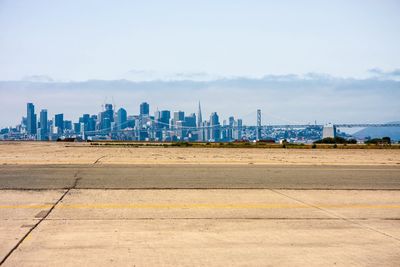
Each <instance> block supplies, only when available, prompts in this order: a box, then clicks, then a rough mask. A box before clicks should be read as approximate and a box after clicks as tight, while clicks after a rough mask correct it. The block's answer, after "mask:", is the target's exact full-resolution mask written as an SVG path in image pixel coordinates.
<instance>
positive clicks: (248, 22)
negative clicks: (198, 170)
mask: <svg viewBox="0 0 400 267" xmlns="http://www.w3.org/2000/svg"><path fill="white" fill-rule="evenodd" d="M399 14H400V1H397V0H395V1H390V0H379V1H378V0H359V1H357V0H343V1H342V0H337V1H327V0H316V1H294V0H292V1H289V0H282V1H259V0H229V1H228V0H218V1H216V0H201V1H200V0H192V1H188V0H180V1H179V0H170V1H162V0H159V1H155V0H146V1H134V0H131V1H123V0H115V1H111V0H109V1H103V0H93V1H91V0H79V1H78V0H68V1H67V0H65V1H61V0H56V1H55V0H47V1H45V0H35V1H31V0H0V81H3V82H4V81H25V82H29V85H28V84H25V88H24V89H23V91H13V88H11V87H7V86H10V84H8V83H3V84H2V85H1V86H0V95H1V96H3V97H2V98H1V99H0V111H2V109H3V111H5V112H8V116H5V117H2V118H0V126H5V125H7V126H8V125H9V124H11V123H12V122H13V121H14V120H16V118H20V117H21V116H22V115H24V113H23V112H24V111H23V112H21V110H23V109H24V108H25V104H24V103H23V102H24V101H29V100H31V101H36V102H39V103H40V105H41V108H46V107H47V106H51V107H53V106H57V105H58V106H59V107H60V108H61V107H63V108H66V109H68V106H67V105H65V103H64V102H63V99H64V98H63V97H61V95H62V96H64V95H66V94H68V91H65V89H62V88H65V86H64V87H61V88H60V86H54V87H57V88H58V89H55V90H52V91H48V89H47V85H46V86H42V87H41V86H40V85H38V84H40V83H41V82H46V83H71V84H72V85H74V82H83V81H88V80H106V81H113V80H120V79H127V80H130V81H135V82H138V83H141V82H145V81H147V82H148V81H154V80H163V81H177V80H179V81H182V80H190V81H193V82H195V81H197V82H204V81H207V82H209V81H214V80H219V79H228V80H229V79H231V80H237V79H243V80H248V79H250V80H251V79H255V80H257V79H258V80H260V79H263V77H265V76H268V77H269V76H274V75H275V76H286V75H297V77H300V78H299V80H302V79H309V77H310V74H318V78H317V79H316V80H318V82H320V81H321V77H322V75H324V76H323V77H325V79H326V80H329V79H332V77H333V79H336V80H337V81H340V79H355V80H368V81H371V84H372V85H375V86H376V85H377V84H376V83H375V81H382V80H393V81H399V80H400V53H399V47H400V34H399V29H400V16H399ZM298 82H299V84H296V83H292V86H293V87H297V85H299V87H302V88H304V90H303V91H300V92H297V96H299V95H301V96H302V98H304V99H307V98H306V96H307V93H308V92H309V91H307V90H308V89H307V88H308V87H307V86H305V84H304V83H302V81H298ZM33 83H38V84H36V85H32V84H33ZM71 84H70V85H71ZM200 84H201V83H200ZM240 84H241V85H242V87H241V88H236V89H235V90H241V94H242V93H243V94H246V92H247V94H248V95H252V94H254V92H253V91H252V89H251V88H252V86H248V84H246V83H243V82H242V83H240ZM366 84H367V83H363V86H365V87H368V90H366V93H367V94H368V95H367V96H369V97H370V98H371V99H372V98H373V96H375V95H379V91H378V90H381V92H382V93H384V95H383V96H384V98H383V99H387V100H384V101H388V103H387V105H385V104H384V103H376V106H373V100H370V101H371V109H370V110H369V111H365V110H364V108H365V107H363V106H362V103H360V101H357V96H360V93H357V94H353V91H351V93H350V91H346V92H348V93H347V94H346V92H344V91H343V90H342V91H340V92H341V93H340V94H339V96H340V97H337V98H338V99H336V98H332V97H331V95H330V94H328V93H327V90H326V83H323V84H321V88H320V91H318V90H317V89H313V90H316V91H313V94H317V96H318V97H319V99H320V101H328V100H332V101H334V102H333V103H332V105H333V107H336V110H337V109H339V108H344V106H343V105H342V102H341V97H343V96H346V97H349V95H351V96H352V97H354V98H353V99H350V100H352V102H353V103H358V104H353V105H350V106H348V108H349V109H350V111H351V113H352V114H358V115H357V116H355V117H354V118H352V120H355V121H362V120H364V121H365V120H366V119H365V118H366V117H371V116H372V115H373V114H372V112H373V111H374V110H377V109H379V110H381V111H382V114H385V115H384V116H383V115H382V116H375V117H373V118H374V119H375V120H384V121H385V120H391V119H393V118H397V117H399V116H398V115H399V113H397V112H398V111H399V109H396V108H395V103H394V102H393V101H394V100H393V98H394V97H397V96H398V91H399V90H400V89H399V83H396V82H395V83H394V85H391V87H390V88H392V87H395V88H398V90H394V89H385V90H382V89H381V88H380V86H384V85H382V84H378V85H379V86H378V87H376V88H375V91H373V90H372V89H371V86H372V85H371V84H369V85H366ZM75 85H76V84H75ZM170 85H171V84H168V86H167V87H168V88H169V89H168V90H169V93H168V95H169V98H168V97H167V98H168V99H165V97H164V98H163V97H160V96H159V95H158V94H155V93H154V91H157V90H158V89H152V88H150V89H148V90H152V92H153V93H151V92H148V91H140V90H138V89H135V90H133V89H132V90H131V91H128V93H126V92H125V91H124V92H125V93H122V92H119V91H118V89H115V90H113V89H112V88H110V89H109V90H97V89H96V88H93V87H92V86H90V88H86V87H85V88H82V90H84V93H85V94H87V95H88V96H87V97H89V95H94V94H96V97H97V98H96V99H103V100H98V101H97V102H93V103H91V102H90V103H88V98H85V97H83V96H79V95H75V97H76V98H74V99H71V101H72V102H79V101H81V102H82V106H83V105H84V104H86V105H87V108H88V109H89V110H95V109H97V108H98V107H99V106H101V104H102V103H99V102H102V101H104V99H107V98H109V99H110V98H112V97H114V98H116V99H117V102H120V103H124V102H125V101H127V100H126V98H127V97H128V98H129V97H131V98H132V101H131V103H135V105H136V102H140V101H142V100H143V101H146V100H147V101H148V102H152V103H156V104H155V105H160V106H161V105H163V100H165V101H167V102H168V101H169V102H171V106H172V107H171V108H172V109H173V108H175V106H176V107H177V108H179V107H186V106H185V105H186V104H185V103H186V102H189V103H191V104H192V103H196V102H197V101H198V100H202V101H203V102H207V101H209V102H212V99H213V98H215V97H214V95H213V94H215V95H221V96H224V98H226V101H228V102H226V101H225V102H224V103H225V104H226V106H227V107H232V105H234V104H235V102H238V101H243V100H242V99H238V98H235V97H234V96H229V97H225V96H226V95H225V93H227V94H229V88H225V87H224V88H222V89H221V88H219V87H218V83H217V84H215V83H214V84H210V83H205V84H202V85H203V88H201V90H203V91H202V93H199V91H196V92H197V93H193V91H190V90H192V89H191V88H190V86H189V88H188V89H187V90H188V92H185V94H187V98H180V99H179V101H176V102H175V103H173V102H174V99H173V98H172V97H170V96H171V95H174V92H180V91H179V89H175V88H174V87H173V86H170ZM336 85H337V84H335V86H332V84H331V86H330V87H329V88H330V89H329V90H334V88H336V87H337V86H336ZM198 86H199V85H196V86H195V87H198ZM265 86H266V87H265V90H264V91H265V92H264V94H265V96H268V94H269V93H271V92H272V93H273V94H275V93H278V92H277V91H273V90H274V89H273V88H271V87H268V86H267V85H265ZM269 86H270V85H269ZM324 86H325V87H324ZM385 86H386V85H385ZM38 87H40V88H39V89H38ZM44 87H46V88H44ZM67 87H69V88H70V86H67ZM133 87H135V86H133ZM278 87H279V86H278ZM135 88H136V87H135ZM210 88H212V90H211V89H210ZM246 88H250V89H246ZM353 89H354V88H351V90H353ZM21 90H22V89H21ZM218 90H219V91H218ZM224 90H225V91H224ZM246 90H248V91H246ZM271 90H272V91H271ZM280 90H283V89H280ZM348 90H350V89H348ZM371 90H372V91H371ZM217 91H218V92H217ZM146 92H148V95H146ZM205 92H207V93H208V94H211V95H208V97H205V96H204V93H205ZM44 94H45V95H44ZM282 94H290V92H286V91H284V92H282ZM122 95H123V96H124V97H121V96H122ZM239 95H240V94H239ZM191 96H192V98H193V99H190V97H191ZM194 98H196V99H194ZM6 99H7V100H6ZM43 99H48V102H44V101H43ZM180 101H183V102H185V103H182V102H180ZM304 101H306V100H304ZM390 101H392V102H390ZM169 102H168V103H169ZM266 102H267V103H265V106H267V107H268V106H276V107H277V108H276V110H273V111H272V112H273V113H276V114H281V113H282V112H283V111H284V110H290V111H291V113H292V114H295V115H291V114H286V115H288V116H293V117H296V118H295V119H296V120H300V121H301V122H305V121H310V120H312V119H313V118H311V117H313V116H312V115H313V114H315V112H314V113H313V112H308V111H306V110H304V112H303V111H301V112H299V110H298V109H297V110H295V109H294V108H292V107H290V106H284V105H285V103H286V102H285V101H283V100H281V99H275V100H274V103H270V105H269V104H268V101H267V100H266ZM361 102H362V101H361ZM172 104H174V105H172ZM244 104H245V106H250V104H251V103H249V102H246V103H244ZM302 104H304V106H306V104H307V102H304V103H302ZM378 104H379V105H378ZM21 105H22V107H20V106H21ZM335 105H336V106H335ZM1 106H2V107H1ZM17 106H18V107H19V108H16V107H17ZM5 107H7V108H8V109H7V110H5ZM80 108H81V107H80ZM256 108H257V107H254V110H255V109H256ZM321 108H322V106H321ZM132 109H133V107H132ZM210 109H211V110H212V109H213V107H212V106H211V107H210ZM214 109H215V110H218V108H217V107H215V108H214ZM352 109H354V110H353V111H352ZM332 110H335V109H332ZM360 110H363V112H361V111H360ZM248 111H249V110H247V109H241V108H240V107H238V108H237V113H238V116H239V115H242V116H244V115H245V114H247V113H248ZM61 112H62V111H61ZM66 112H68V111H66ZM74 112H75V113H73V112H71V116H72V117H73V118H75V117H76V116H78V115H77V114H78V112H80V113H84V112H85V110H76V111H74ZM221 112H222V113H224V112H225V113H227V111H226V110H224V109H221ZM368 112H370V113H368ZM3 114H4V113H3ZM299 114H300V115H299ZM334 115H335V113H334V111H332V113H329V112H328V113H327V114H326V116H327V117H329V119H330V120H333V119H335V118H336V117H335V116H334ZM314 117H317V116H314ZM318 117H321V116H318ZM320 119H322V120H324V118H322V117H321V118H320ZM337 119H338V120H339V119H340V120H345V119H346V116H343V117H340V118H337ZM18 120H19V119H18ZM325 120H328V118H326V119H325Z"/></svg>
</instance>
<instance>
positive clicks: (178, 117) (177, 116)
mask: <svg viewBox="0 0 400 267" xmlns="http://www.w3.org/2000/svg"><path fill="white" fill-rule="evenodd" d="M184 120H185V112H183V111H175V112H174V122H175V123H176V122H177V121H184Z"/></svg>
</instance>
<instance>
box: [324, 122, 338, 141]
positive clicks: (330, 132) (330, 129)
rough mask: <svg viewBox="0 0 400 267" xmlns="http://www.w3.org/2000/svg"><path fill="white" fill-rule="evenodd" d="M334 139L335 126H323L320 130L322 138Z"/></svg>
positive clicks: (330, 124)
mask: <svg viewBox="0 0 400 267" xmlns="http://www.w3.org/2000/svg"><path fill="white" fill-rule="evenodd" d="M335 137H336V126H335V125H333V124H332V123H328V124H325V125H324V128H323V129H322V138H335Z"/></svg>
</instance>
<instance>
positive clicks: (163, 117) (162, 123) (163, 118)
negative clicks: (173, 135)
mask: <svg viewBox="0 0 400 267" xmlns="http://www.w3.org/2000/svg"><path fill="white" fill-rule="evenodd" d="M170 118H171V112H170V111H169V110H161V111H160V118H159V127H160V128H166V129H168V128H169V119H170Z"/></svg>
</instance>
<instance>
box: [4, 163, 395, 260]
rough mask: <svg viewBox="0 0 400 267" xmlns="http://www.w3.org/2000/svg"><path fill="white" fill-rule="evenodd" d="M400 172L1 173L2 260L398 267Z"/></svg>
mask: <svg viewBox="0 0 400 267" xmlns="http://www.w3.org/2000/svg"><path fill="white" fill-rule="evenodd" d="M399 173H400V168H398V167H395V166H392V167H377V166H374V167H368V166H362V167H361V166H318V167H317V166H289V167H288V166H284V167H283V166H257V165H252V166H243V165H242V166H223V165H221V166H220V165H214V166H195V165H190V166H187V165H185V166H182V168H181V169H180V167H177V166H162V165H161V166H152V165H148V166H140V165H139V166H135V165H126V166H124V165H121V166H96V165H91V166H88V165H58V166H54V165H52V166H46V165H41V166H25V165H20V166H12V165H3V166H1V167H0V188H1V190H0V222H1V223H0V236H1V241H2V242H0V261H1V262H2V263H1V265H2V266H59V265H63V266H77V265H80V266H110V265H111V266H121V265H122V266H126V265H128V266H226V265H230V266H276V265H279V266H293V265H295V266H298V265H306V266H327V265H334V266H349V265H350V266H377V265H378V266H396V265H398V262H400V230H399V229H400V190H399V188H400V181H399V180H400V175H399ZM10 188H13V189H10ZM124 188H125V189H124ZM155 188H156V189H155ZM179 188H180V189H179ZM144 189H145V190H144Z"/></svg>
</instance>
